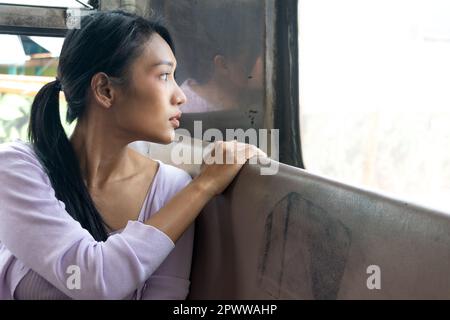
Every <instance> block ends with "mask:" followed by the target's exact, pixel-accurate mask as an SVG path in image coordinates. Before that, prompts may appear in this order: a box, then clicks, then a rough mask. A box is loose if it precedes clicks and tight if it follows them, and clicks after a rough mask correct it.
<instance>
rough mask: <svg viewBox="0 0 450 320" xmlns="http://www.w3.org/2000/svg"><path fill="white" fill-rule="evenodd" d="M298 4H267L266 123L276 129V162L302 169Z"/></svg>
mask: <svg viewBox="0 0 450 320" xmlns="http://www.w3.org/2000/svg"><path fill="white" fill-rule="evenodd" d="M298 42H299V41H298V0H266V121H265V122H266V123H265V126H266V127H267V128H275V129H279V130H280V131H279V138H280V145H279V150H278V151H279V161H280V162H282V163H285V164H288V165H291V166H295V167H298V168H303V169H304V168H305V166H304V162H303V155H302V147H301V138H300V95H299V94H300V92H299V91H300V89H299V67H298V65H299V64H298V61H299V59H298V45H299V44H298Z"/></svg>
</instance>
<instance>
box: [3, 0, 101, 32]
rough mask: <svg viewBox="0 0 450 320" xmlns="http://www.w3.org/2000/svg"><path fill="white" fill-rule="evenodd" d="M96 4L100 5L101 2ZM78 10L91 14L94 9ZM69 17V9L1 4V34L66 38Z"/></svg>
mask: <svg viewBox="0 0 450 320" xmlns="http://www.w3.org/2000/svg"><path fill="white" fill-rule="evenodd" d="M96 4H97V5H99V1H97V2H96ZM93 8H94V9H96V8H95V6H93ZM78 10H81V11H86V12H89V11H91V10H92V9H88V8H85V9H83V8H79V9H78ZM67 16H68V12H67V8H54V7H37V6H26V5H11V4H0V33H3V34H5V33H7V34H16V35H27V36H47V37H64V35H65V34H66V32H67V25H66V20H67Z"/></svg>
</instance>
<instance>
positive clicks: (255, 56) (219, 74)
mask: <svg viewBox="0 0 450 320" xmlns="http://www.w3.org/2000/svg"><path fill="white" fill-rule="evenodd" d="M156 3H157V2H152V5H153V6H154V7H155V8H156V9H155V11H157V12H158V13H160V14H162V15H163V16H164V17H165V18H166V20H167V22H168V26H169V29H170V31H171V33H172V35H173V38H174V42H175V45H176V56H177V60H178V67H177V74H176V76H177V82H178V83H179V85H180V86H181V88H182V90H183V91H184V93H185V94H186V96H187V103H186V104H185V105H184V106H183V107H182V108H181V110H182V112H183V117H182V119H181V120H182V126H184V127H185V128H189V129H192V123H193V121H195V120H203V122H202V123H203V127H202V129H203V130H205V129H208V128H217V129H219V130H222V131H224V130H225V128H252V127H253V128H258V127H260V126H262V121H263V102H264V63H263V61H264V50H263V48H264V47H263V44H264V2H263V1H259V0H247V1H216V0H198V1H191V0H179V1H161V3H160V5H159V8H157V6H156Z"/></svg>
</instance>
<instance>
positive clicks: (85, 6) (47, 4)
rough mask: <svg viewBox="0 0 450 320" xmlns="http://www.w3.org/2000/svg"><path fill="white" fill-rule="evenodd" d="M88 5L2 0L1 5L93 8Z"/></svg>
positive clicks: (67, 0)
mask: <svg viewBox="0 0 450 320" xmlns="http://www.w3.org/2000/svg"><path fill="white" fill-rule="evenodd" d="M87 3H88V1H76V0H0V4H14V5H25V6H37V7H57V8H91V6H89V5H88V4H87Z"/></svg>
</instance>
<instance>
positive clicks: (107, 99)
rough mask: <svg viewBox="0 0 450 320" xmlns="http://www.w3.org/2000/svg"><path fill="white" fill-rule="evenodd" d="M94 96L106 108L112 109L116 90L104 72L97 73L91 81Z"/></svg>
mask: <svg viewBox="0 0 450 320" xmlns="http://www.w3.org/2000/svg"><path fill="white" fill-rule="evenodd" d="M91 89H92V95H93V98H94V100H95V101H97V103H99V104H100V105H101V106H102V107H104V108H110V107H111V106H112V105H113V102H114V96H115V94H116V93H115V89H114V87H113V85H112V83H111V81H110V80H109V78H108V76H107V75H106V74H105V73H104V72H99V73H96V74H95V75H94V76H93V77H92V79H91Z"/></svg>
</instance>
